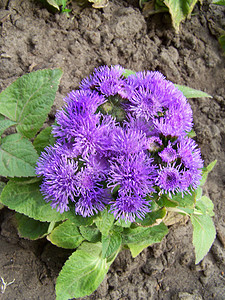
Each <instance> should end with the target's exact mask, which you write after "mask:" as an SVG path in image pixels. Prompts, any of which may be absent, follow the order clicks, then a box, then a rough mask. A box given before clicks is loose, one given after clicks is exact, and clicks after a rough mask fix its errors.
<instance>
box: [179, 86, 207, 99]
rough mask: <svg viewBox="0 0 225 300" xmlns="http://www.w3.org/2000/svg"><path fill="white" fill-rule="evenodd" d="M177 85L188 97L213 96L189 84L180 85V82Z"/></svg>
mask: <svg viewBox="0 0 225 300" xmlns="http://www.w3.org/2000/svg"><path fill="white" fill-rule="evenodd" d="M175 86H176V87H177V88H178V90H180V91H181V92H182V93H183V94H184V96H185V97H186V98H202V97H208V98H212V96H210V95H209V94H207V93H205V92H202V91H199V90H195V89H192V88H190V87H188V86H184V85H179V84H175Z"/></svg>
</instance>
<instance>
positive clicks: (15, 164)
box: [0, 133, 38, 177]
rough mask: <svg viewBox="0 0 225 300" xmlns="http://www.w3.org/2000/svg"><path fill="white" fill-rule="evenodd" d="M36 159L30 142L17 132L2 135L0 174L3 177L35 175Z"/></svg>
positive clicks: (36, 156) (35, 153)
mask: <svg viewBox="0 0 225 300" xmlns="http://www.w3.org/2000/svg"><path fill="white" fill-rule="evenodd" d="M37 159H38V155H37V152H36V150H35V149H34V147H33V145H32V143H31V142H30V141H29V140H28V139H26V138H25V137H23V136H21V135H20V134H19V133H16V134H11V135H8V136H6V137H4V138H3V139H2V141H1V144H0V175H1V176H5V177H29V176H35V169H34V167H35V165H36V161H37Z"/></svg>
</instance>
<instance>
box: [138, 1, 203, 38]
mask: <svg viewBox="0 0 225 300" xmlns="http://www.w3.org/2000/svg"><path fill="white" fill-rule="evenodd" d="M197 2H198V0H155V1H154V2H153V1H151V0H150V1H146V0H140V6H141V7H142V6H144V8H143V11H144V13H145V14H146V15H151V14H154V13H161V12H169V13H170V15H171V19H172V24H173V27H174V28H175V30H176V32H178V31H179V26H180V23H181V22H182V21H184V20H185V19H186V18H188V17H189V16H190V15H191V13H192V11H193V9H194V7H195V5H196V3H197ZM199 2H200V3H202V1H199ZM153 3H154V4H153Z"/></svg>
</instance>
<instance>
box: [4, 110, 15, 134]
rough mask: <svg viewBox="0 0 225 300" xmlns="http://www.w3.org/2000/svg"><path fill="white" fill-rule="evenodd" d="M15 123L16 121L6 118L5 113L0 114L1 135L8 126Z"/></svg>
mask: <svg viewBox="0 0 225 300" xmlns="http://www.w3.org/2000/svg"><path fill="white" fill-rule="evenodd" d="M15 124H16V122H13V121H11V120H9V119H6V118H5V117H4V116H3V115H0V137H1V135H2V134H3V132H4V131H5V130H6V129H7V128H9V127H11V126H13V125H15Z"/></svg>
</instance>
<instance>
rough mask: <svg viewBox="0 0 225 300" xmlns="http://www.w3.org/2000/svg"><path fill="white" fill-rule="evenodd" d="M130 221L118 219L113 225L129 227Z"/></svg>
mask: <svg viewBox="0 0 225 300" xmlns="http://www.w3.org/2000/svg"><path fill="white" fill-rule="evenodd" d="M131 224H132V223H131V222H130V221H125V219H118V220H117V221H116V222H115V224H114V225H116V226H120V227H124V228H129V227H130V226H131Z"/></svg>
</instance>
